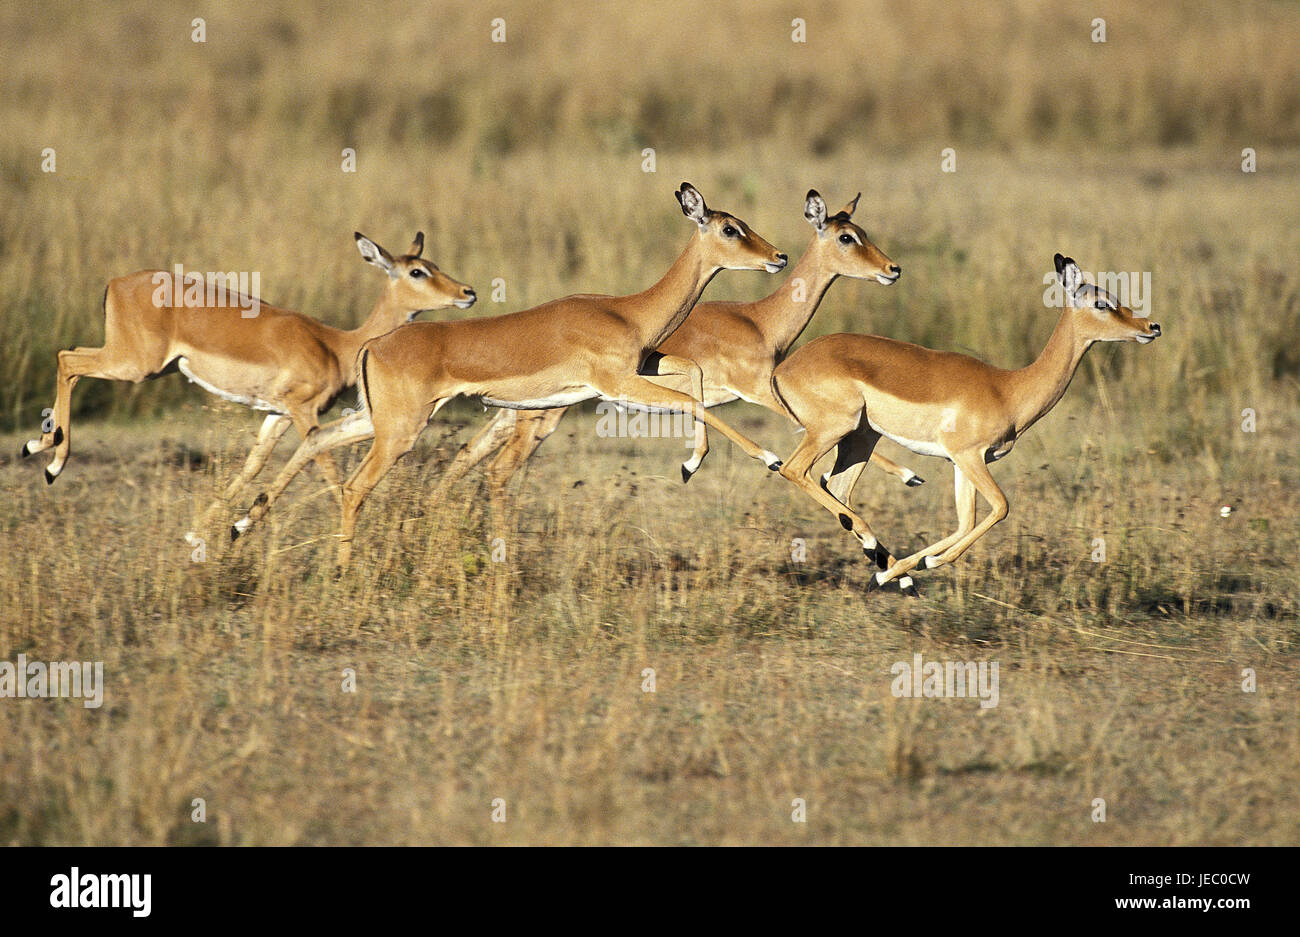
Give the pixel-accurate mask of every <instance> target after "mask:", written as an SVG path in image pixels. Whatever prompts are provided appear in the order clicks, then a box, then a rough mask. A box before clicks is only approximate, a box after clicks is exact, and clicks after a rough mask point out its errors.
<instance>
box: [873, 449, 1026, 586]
mask: <svg viewBox="0 0 1300 937" xmlns="http://www.w3.org/2000/svg"><path fill="white" fill-rule="evenodd" d="M953 465H954V473H953V477H954V483H953V484H954V488H955V489H956V496H957V517H958V525H959V529H958V530H957V532H956V533H954V534H951V535H949V536H947V537H944V538H943V539H942V540H940V541H938V542H937V543H934V544H931V545H930V546H928V547H926V548H925V549H924V550H919V551H917V552H916V553H913V554H912V555H911V556H909V557H906V558H904V559H901V560H899V561H897V562H896V563H894V564H893V565H892V566H890V568H889V569H887V570H885V571H883V572H880V573H877V574H876V576H875V581H876V584H877V585H884V584H885V583H886V582H889V581H890V580H891V579H894V578H897V577H899V576H903V575H906V574H907V573H909V572H910V571H911V570H913V569H934V568H936V567H938V566H942V565H944V564H945V563H951V562H953V561H954V560H955V559H957V558H958V557H959V556H961V555H962V554H963V553H965V552H966V551H967V550H969V549H970V547H971V545H972V544H973V543H974V542H975V541H976V540H978V539H979V538H980V537H983V536H984V535H985V534H986V533H988V532H989V531H990V530H991V529H992V528H993V526H994V525H995V524H997V523H999V522H1000V521H1002V520H1003V519H1004V518H1005V517H1006V516H1007V498H1006V495H1004V494H1003V493H1002V489H1001V488H999V487H998V484H997V482H995V481H994V480H993V476H992V474H990V472H989V470H988V466H987V465H986V464H985V463H984V453H983V452H982V451H981V452H976V453H963V454H962V455H961V456H958V457H954V458H953ZM977 489H978V491H979V493H980V494H982V495H983V496H984V500H986V501H987V502H988V503H989V506H990V507H991V508H992V510H991V511H990V512H989V514H988V516H987V517H985V518H984V520H983V521H981V522H980V523H979V524H978V525H976V524H975V492H976V490H977Z"/></svg>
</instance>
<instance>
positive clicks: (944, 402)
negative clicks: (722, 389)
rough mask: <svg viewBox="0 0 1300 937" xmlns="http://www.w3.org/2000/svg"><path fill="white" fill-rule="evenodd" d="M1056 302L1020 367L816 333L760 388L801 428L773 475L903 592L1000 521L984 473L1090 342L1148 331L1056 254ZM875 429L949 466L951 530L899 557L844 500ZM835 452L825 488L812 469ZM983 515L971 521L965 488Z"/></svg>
mask: <svg viewBox="0 0 1300 937" xmlns="http://www.w3.org/2000/svg"><path fill="white" fill-rule="evenodd" d="M1055 263H1056V274H1057V277H1058V278H1059V279H1060V282H1061V286H1062V288H1063V290H1064V295H1065V300H1066V302H1065V309H1064V310H1063V311H1062V313H1061V317H1060V319H1059V320H1058V321H1057V323H1056V330H1055V331H1053V332H1052V337H1051V338H1050V339H1049V340H1048V342H1047V347H1046V348H1044V349H1043V352H1042V354H1040V355H1039V356H1038V359H1037V360H1036V361H1035V362H1034V363H1033V364H1031V365H1029V366H1027V367H1024V368H1021V369H1019V370H1017V371H1004V370H1002V369H1001V368H995V367H993V366H991V365H988V364H985V363H984V362H983V361H980V360H978V359H977V358H972V357H970V356H969V355H961V354H954V353H952V352H946V351H933V350H931V349H929V348H922V347H921V346H919V345H911V344H908V343H907V342H898V341H894V340H893V339H888V338H881V337H879V336H876V335H827V336H825V337H823V338H819V339H815V340H814V341H811V342H809V343H808V344H807V345H804V346H803V347H802V348H800V349H799V350H798V351H796V352H795V353H794V354H792V355H791V356H790V357H789V358H787V359H786V360H785V362H784V363H783V364H781V365H780V366H779V367H778V368H777V369H776V372H775V374H774V375H773V378H772V386H773V389H774V391H775V392H776V394H777V396H778V397H779V398H780V399H781V401H782V402H783V403H784V404H785V407H786V409H787V411H788V412H789V414H790V416H791V417H793V418H794V419H795V420H796V421H798V423H799V424H800V425H801V426H803V428H804V429H805V430H806V431H807V432H806V433H805V434H804V437H803V439H802V440H801V441H800V443H799V446H798V448H797V449H795V451H794V453H793V454H792V455H791V456H790V458H789V460H788V461H787V462H786V463H785V465H784V466H782V468H781V474H782V475H784V476H785V477H786V478H787V479H789V480H790V481H792V482H794V483H795V484H796V485H798V486H799V487H800V488H803V489H804V491H806V492H807V493H808V494H809V495H811V496H812V497H813V498H814V499H815V500H816V501H817V502H818V503H819V504H821V505H822V506H823V507H825V508H827V510H830V511H832V512H834V513H836V514H838V515H839V518H840V522H841V524H842V525H843V526H844V527H845V528H846V529H847V530H849V531H850V532H851V533H852V534H853V535H854V536H855V537H857V538H858V540H859V541H860V542H861V544H862V548H863V550H864V552H866V553H867V554H868V555H870V556H874V558H875V559H876V561H877V562H878V563H879V564H880V566H881V570H880V571H879V572H877V573H876V574H875V575H874V576H873V577H872V579H871V581H870V586H869V587H870V588H878V587H879V586H882V585H884V584H885V583H887V582H890V581H892V580H898V583H899V586H900V587H901V588H903V589H904V590H911V589H912V585H913V584H912V581H911V577H910V576H909V575H908V573H910V572H911V571H912V570H913V569H934V568H935V567H937V566H942V565H943V564H945V563H951V562H953V561H954V560H956V559H957V558H958V557H959V556H961V555H962V554H963V553H965V552H966V550H967V549H969V548H970V546H971V544H973V543H974V542H975V541H976V540H978V539H979V538H980V537H982V536H984V535H985V534H986V533H988V532H989V530H990V529H991V528H992V527H993V525H994V524H997V523H998V522H999V521H1001V520H1002V519H1003V518H1004V517H1006V516H1007V499H1006V496H1005V495H1003V493H1002V490H1001V489H1000V488H998V486H997V483H996V482H995V481H994V480H993V476H992V475H991V474H990V473H989V470H988V465H987V463H989V462H995V461H997V460H998V459H1001V458H1002V457H1003V456H1005V455H1006V454H1007V453H1008V452H1010V451H1011V447H1012V446H1014V445H1015V444H1016V440H1017V439H1019V438H1020V436H1021V435H1023V434H1024V432H1025V431H1026V430H1028V429H1029V427H1031V426H1033V425H1034V424H1035V423H1036V422H1038V421H1039V420H1040V419H1042V418H1043V417H1044V416H1045V415H1046V414H1047V412H1048V411H1049V410H1051V409H1052V407H1054V406H1056V403H1057V401H1059V400H1060V399H1061V397H1062V395H1064V393H1065V390H1066V388H1067V387H1069V385H1070V380H1071V378H1073V377H1074V372H1075V369H1076V368H1078V366H1079V362H1080V361H1081V360H1082V359H1083V355H1084V353H1085V352H1086V351H1087V350H1088V349H1089V348H1090V347H1091V346H1092V345H1093V344H1094V343H1095V342H1138V343H1140V344H1147V343H1149V342H1153V341H1155V340H1156V338H1157V337H1159V335H1160V326H1159V325H1157V324H1156V323H1154V322H1151V321H1150V320H1148V319H1141V318H1137V317H1136V316H1134V315H1133V311H1132V310H1131V309H1129V308H1127V307H1125V306H1122V305H1121V304H1120V303H1119V301H1118V300H1117V299H1116V298H1115V297H1114V296H1112V295H1111V294H1110V293H1108V292H1106V291H1105V290H1103V289H1101V288H1100V287H1098V286H1095V285H1093V284H1091V283H1085V282H1084V280H1083V274H1082V272H1081V271H1080V270H1079V266H1078V264H1076V263H1075V262H1074V261H1073V260H1072V259H1070V258H1068V257H1062V256H1061V255H1060V254H1057V255H1056V257H1055ZM881 436H888V437H889V438H890V439H892V440H894V442H896V443H899V444H900V445H903V446H906V447H907V448H908V449H911V450H912V451H913V452H916V453H919V454H921V455H928V456H938V457H939V458H943V459H947V460H948V461H949V462H951V463H952V464H953V485H954V489H955V491H956V501H957V523H958V527H957V531H956V532H955V533H953V534H951V535H950V536H948V537H944V538H943V539H942V540H940V541H938V542H937V543H933V544H931V545H930V546H928V547H925V548H924V549H922V550H920V551H918V552H916V553H913V554H912V555H911V556H908V557H905V558H904V559H901V560H899V559H895V558H894V557H893V556H891V555H890V554H889V551H888V550H886V549H885V548H884V547H883V546H882V545H881V544H880V542H879V541H878V540H877V539H876V537H875V535H874V534H873V533H872V532H871V528H870V527H869V526H868V525H867V522H866V521H865V520H863V519H862V518H861V517H859V516H858V515H857V514H856V513H855V512H854V511H853V510H852V509H851V508H850V507H849V506H848V502H849V498H850V497H851V495H852V491H853V486H854V484H856V482H857V480H858V476H859V475H861V473H862V467H863V465H864V464H865V463H866V460H867V458H868V457H869V456H870V455H871V450H872V448H873V447H874V446H875V445H876V443H877V442H879V440H880V437H881ZM836 447H838V451H837V454H836V459H835V466H834V468H833V469H832V471H831V473H830V476H829V478H828V480H827V485H826V487H825V488H823V487H821V486H819V485H817V484H815V483H814V482H813V481H812V479H811V478H810V477H809V471H810V470H811V469H812V466H813V464H814V463H815V462H816V461H817V460H818V459H820V458H821V457H822V456H823V455H825V454H826V453H828V452H830V450H831V449H833V448H836ZM976 491H978V492H979V493H980V494H982V495H983V496H984V499H985V500H986V501H988V503H989V506H990V507H991V508H992V511H991V513H990V514H989V515H988V516H987V517H985V518H984V520H983V521H982V522H980V524H979V525H978V526H976V524H975V492H976Z"/></svg>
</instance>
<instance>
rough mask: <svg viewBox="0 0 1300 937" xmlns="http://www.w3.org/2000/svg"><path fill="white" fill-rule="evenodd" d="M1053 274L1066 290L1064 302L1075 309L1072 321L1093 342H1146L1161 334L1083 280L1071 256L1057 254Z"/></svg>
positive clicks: (1144, 320) (1131, 311)
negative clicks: (1054, 272) (1054, 273)
mask: <svg viewBox="0 0 1300 937" xmlns="http://www.w3.org/2000/svg"><path fill="white" fill-rule="evenodd" d="M1055 261H1056V275H1057V276H1058V277H1059V278H1060V280H1061V286H1062V288H1064V290H1065V302H1066V305H1067V306H1068V307H1069V308H1070V309H1072V310H1074V324H1075V327H1076V328H1077V329H1078V330H1079V332H1080V334H1082V335H1085V336H1087V337H1088V338H1089V339H1091V340H1092V341H1095V342H1138V343H1139V344H1142V345H1145V344H1147V343H1148V342H1154V341H1155V340H1156V339H1157V338H1158V337H1159V336H1160V326H1159V325H1158V324H1157V323H1155V322H1152V321H1151V320H1150V319H1139V318H1138V317H1137V316H1135V315H1133V310H1132V309H1129V308H1128V307H1127V306H1121V305H1120V302H1119V300H1117V299H1116V298H1115V297H1114V296H1112V295H1111V294H1110V293H1108V292H1107V291H1106V290H1104V289H1102V288H1101V287H1100V286H1097V285H1096V284H1095V283H1085V282H1084V280H1083V271H1082V270H1080V269H1079V265H1078V264H1077V263H1075V262H1074V258H1073V257H1062V256H1061V255H1060V254H1057V255H1056V257H1055Z"/></svg>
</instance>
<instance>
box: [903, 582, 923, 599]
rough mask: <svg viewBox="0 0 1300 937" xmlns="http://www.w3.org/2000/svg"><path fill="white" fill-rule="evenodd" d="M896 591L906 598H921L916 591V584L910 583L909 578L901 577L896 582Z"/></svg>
mask: <svg viewBox="0 0 1300 937" xmlns="http://www.w3.org/2000/svg"><path fill="white" fill-rule="evenodd" d="M898 590H899V591H900V592H902V593H903V595H905V596H907V597H908V598H912V599H919V598H920V597H921V593H920V592H918V591H916V583H915V582H913V581H912V577H911V576H903V577H902V578H901V579H899V580H898Z"/></svg>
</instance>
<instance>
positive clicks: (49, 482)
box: [45, 469, 59, 485]
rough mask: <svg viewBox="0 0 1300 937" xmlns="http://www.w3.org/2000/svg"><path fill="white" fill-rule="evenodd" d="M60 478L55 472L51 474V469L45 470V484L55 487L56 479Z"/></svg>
mask: <svg viewBox="0 0 1300 937" xmlns="http://www.w3.org/2000/svg"><path fill="white" fill-rule="evenodd" d="M58 477H59V476H57V475H55V474H54V473H53V472H51V471H50V470H49V469H46V470H45V484H47V485H53V484H54V479H56V478H58Z"/></svg>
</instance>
